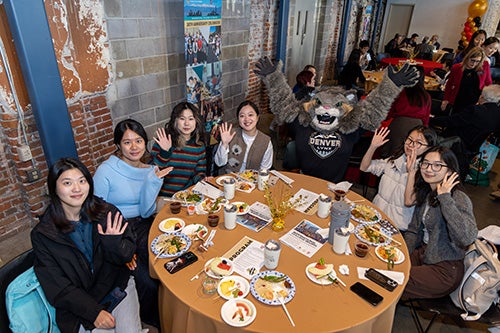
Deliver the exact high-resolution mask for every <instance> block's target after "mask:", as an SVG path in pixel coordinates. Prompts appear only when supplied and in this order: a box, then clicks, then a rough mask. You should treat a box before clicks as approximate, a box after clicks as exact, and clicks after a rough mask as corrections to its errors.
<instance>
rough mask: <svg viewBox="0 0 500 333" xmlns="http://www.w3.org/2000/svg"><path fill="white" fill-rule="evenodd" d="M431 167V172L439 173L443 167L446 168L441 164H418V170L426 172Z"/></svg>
mask: <svg viewBox="0 0 500 333" xmlns="http://www.w3.org/2000/svg"><path fill="white" fill-rule="evenodd" d="M429 166H430V167H431V170H432V171H434V172H439V171H441V169H442V168H443V167H445V168H447V167H448V166H447V165H446V164H441V163H431V162H429V161H422V162H420V169H423V170H426V169H427V168H429Z"/></svg>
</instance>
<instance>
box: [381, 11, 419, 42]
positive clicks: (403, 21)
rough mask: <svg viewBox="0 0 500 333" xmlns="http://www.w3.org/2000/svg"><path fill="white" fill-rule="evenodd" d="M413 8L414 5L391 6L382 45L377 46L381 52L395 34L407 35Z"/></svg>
mask: <svg viewBox="0 0 500 333" xmlns="http://www.w3.org/2000/svg"><path fill="white" fill-rule="evenodd" d="M413 7H414V5H400V4H391V6H390V7H389V14H388V18H387V21H386V28H385V35H384V43H383V44H381V45H379V49H381V50H383V49H384V46H385V45H386V44H387V43H389V41H390V40H391V39H393V38H394V35H395V34H397V33H399V34H403V35H408V31H409V28H410V22H411V18H412V15H413Z"/></svg>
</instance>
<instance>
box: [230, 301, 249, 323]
mask: <svg viewBox="0 0 500 333" xmlns="http://www.w3.org/2000/svg"><path fill="white" fill-rule="evenodd" d="M251 316H252V309H250V307H248V306H247V305H246V304H245V303H243V302H237V303H236V311H234V313H233V315H232V317H231V319H233V320H239V321H245V319H246V317H251Z"/></svg>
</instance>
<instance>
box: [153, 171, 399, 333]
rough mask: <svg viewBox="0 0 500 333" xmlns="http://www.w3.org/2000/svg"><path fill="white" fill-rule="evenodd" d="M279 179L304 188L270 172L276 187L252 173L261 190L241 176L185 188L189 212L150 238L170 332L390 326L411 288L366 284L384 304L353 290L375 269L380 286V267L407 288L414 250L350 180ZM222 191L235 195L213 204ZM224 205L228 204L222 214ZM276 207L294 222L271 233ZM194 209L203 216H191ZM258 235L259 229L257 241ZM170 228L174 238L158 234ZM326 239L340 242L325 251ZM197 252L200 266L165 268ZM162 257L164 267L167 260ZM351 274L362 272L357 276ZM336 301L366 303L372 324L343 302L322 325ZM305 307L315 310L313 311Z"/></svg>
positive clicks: (162, 214)
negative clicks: (246, 186)
mask: <svg viewBox="0 0 500 333" xmlns="http://www.w3.org/2000/svg"><path fill="white" fill-rule="evenodd" d="M279 174H281V175H283V176H285V177H287V178H288V179H292V178H293V181H294V185H295V186H296V188H297V189H298V190H294V189H293V188H291V186H290V187H289V186H287V183H286V182H285V181H284V180H283V181H282V178H281V177H278V176H277V175H276V174H274V173H273V171H269V172H268V173H267V174H263V176H265V178H266V179H267V181H265V182H263V183H262V184H260V185H261V186H260V188H259V179H258V178H259V174H258V173H257V172H254V171H252V173H251V174H250V172H248V173H247V175H246V176H248V177H250V181H252V184H253V186H254V188H253V190H252V191H250V192H248V193H247V192H243V191H238V190H237V189H236V184H237V183H238V182H242V181H247V180H244V177H240V173H238V174H229V175H223V176H220V177H216V178H215V179H214V181H213V183H214V184H217V185H214V184H212V183H209V182H203V183H202V182H199V184H200V185H198V187H196V185H194V186H193V187H191V188H190V189H188V190H185V191H182V192H183V194H182V195H181V198H178V199H176V200H177V201H179V202H180V203H181V206H182V207H181V208H180V212H178V213H176V214H178V215H175V217H173V216H172V215H171V214H173V213H171V211H170V210H169V207H164V208H162V209H161V211H159V213H158V215H157V217H156V218H155V222H154V223H155V228H152V229H151V230H152V231H151V233H150V242H151V241H152V243H151V252H152V254H151V255H150V264H151V265H152V266H151V267H153V269H154V274H155V275H157V276H158V277H159V279H160V281H161V285H160V288H165V289H166V290H167V291H166V292H162V293H161V295H162V296H161V297H160V301H161V302H162V304H163V306H164V307H163V309H164V311H163V312H162V313H161V317H162V327H164V324H166V326H165V327H166V332H180V333H188V332H190V331H192V330H198V329H199V328H201V327H203V328H204V329H205V328H206V329H207V330H206V332H207V333H215V332H221V333H225V332H230V330H231V329H233V327H239V328H240V329H241V330H242V331H245V332H262V331H286V330H287V329H290V328H291V327H294V328H297V329H298V330H299V331H304V330H305V329H307V327H308V323H310V321H311V320H314V322H318V320H319V321H320V324H319V326H318V327H317V328H318V330H321V331H339V330H342V331H349V330H350V328H356V327H357V328H360V327H363V329H366V330H365V331H370V330H372V329H373V327H390V322H391V321H392V318H393V308H392V307H387V306H386V305H387V304H393V303H394V302H397V299H398V298H399V296H400V294H401V292H402V289H403V288H401V287H399V288H396V289H394V292H392V293H391V292H390V291H389V289H388V290H384V289H382V288H381V287H379V286H377V285H375V284H373V282H366V283H365V282H363V284H365V287H367V288H369V289H373V291H375V292H377V293H378V294H380V296H382V303H381V304H380V305H379V306H377V307H375V306H369V305H364V304H365V303H364V300H363V299H361V298H358V297H356V296H355V297H352V295H353V294H352V291H351V290H353V291H354V289H352V287H353V286H354V285H356V284H359V282H360V281H362V280H366V279H367V277H366V276H365V272H369V273H371V274H368V273H367V275H368V276H369V277H368V278H369V279H370V280H372V281H374V280H373V279H374V278H373V276H372V275H373V274H376V273H373V272H372V271H373V269H376V270H377V271H378V272H380V273H382V274H384V275H387V276H389V277H390V278H392V279H394V280H396V281H398V283H399V284H402V285H403V287H404V283H405V282H406V280H407V276H408V275H407V274H409V263H408V260H406V257H407V255H408V254H407V250H406V247H405V244H404V242H403V241H399V239H400V238H401V234H400V233H399V231H398V230H397V228H395V227H394V226H393V225H392V223H391V221H390V220H389V221H388V220H387V217H386V216H385V215H384V214H383V212H380V211H379V210H378V209H377V208H376V206H373V205H372V204H371V202H370V201H368V200H366V199H365V198H362V197H360V196H359V195H358V194H356V193H354V192H352V193H351V192H350V186H351V184H350V183H349V182H341V183H337V184H332V183H328V182H326V181H323V180H318V179H315V178H313V177H309V176H304V175H299V174H297V175H295V174H291V173H279ZM236 175H238V177H237V176H236ZM252 178H256V180H255V182H253V179H252ZM273 178H275V179H277V180H278V181H277V183H276V184H275V185H272V184H270V181H271V180H272V179H273ZM298 179H299V181H297V180H298ZM226 181H228V182H229V183H231V186H232V188H233V191H232V193H229V194H230V195H229V197H231V198H227V197H225V196H226V195H227V191H221V190H219V189H222V188H223V187H224V185H225V184H226V183H225V182H226ZM250 181H248V182H249V183H250ZM261 181H262V179H261ZM221 184H222V185H221ZM289 184H291V182H290V183H289ZM262 185H264V186H262ZM217 186H218V188H217ZM195 188H196V190H194V189H195ZM202 188H205V190H203V189H202ZM261 188H262V189H263V190H261ZM215 189H217V191H219V193H222V195H223V196H224V197H225V198H224V197H222V196H218V197H216V198H212V197H211V196H210V195H209V191H211V190H215ZM336 190H337V191H338V190H340V191H343V193H336V192H335V191H336ZM330 191H331V192H330ZM196 195H198V196H199V197H198V198H196ZM188 197H189V199H196V200H199V201H197V204H196V205H193V204H192V203H188V202H187V201H188ZM218 199H219V202H218V204H219V207H216V208H215V209H214V207H212V206H213V204H214V203H215V201H217V200H218ZM269 202H270V203H271V204H272V205H273V206H272V207H274V209H275V211H276V212H277V209H278V208H279V209H282V208H281V205H282V206H283V207H284V209H285V210H284V211H283V212H285V214H283V215H282V218H283V221H284V220H285V217H286V225H284V228H282V229H280V230H275V229H274V228H272V227H271V223H274V217H273V213H272V209H271V208H270V205H269ZM186 203H188V204H187V205H186ZM299 203H300V204H299ZM183 207H185V208H186V209H184V208H183ZM189 207H193V208H195V210H196V211H195V212H196V213H198V214H195V213H194V212H193V213H192V215H191V214H190V213H189V211H188V208H189ZM201 208H203V209H201ZM216 211H218V212H217V213H215V212H216ZM213 213H215V214H213ZM207 214H208V215H210V214H212V215H216V216H217V217H219V218H220V219H221V220H220V221H221V222H220V223H217V224H213V226H212V224H211V223H210V222H209V221H208V220H207V218H206V217H203V216H208V215H207ZM202 217H203V220H200V219H201V218H202ZM351 220H352V222H351ZM238 225H240V226H244V227H245V228H241V227H239V226H238ZM248 230H252V231H254V232H255V233H254V234H253V235H252V236H251V237H249V236H248V234H249V231H248ZM160 231H161V232H165V233H164V234H160V235H159V236H158V232H160ZM218 233H220V236H219V238H218V239H219V240H218V241H217V244H214V242H213V237H214V236H215V235H216V234H218ZM351 234H353V235H354V237H350V235H351ZM165 235H167V236H165ZM168 235H176V236H178V235H181V236H178V237H181V242H180V243H182V244H183V245H182V246H181V247H182V249H181V248H177V247H176V248H175V249H174V248H173V247H172V245H174V246H175V244H172V243H177V242H176V241H173V242H172V240H170V243H169V244H166V243H168V242H169V240H168V239H167V238H168V237H169V236H168ZM330 238H331V240H330ZM396 238H397V239H396ZM326 242H329V243H331V244H330V245H329V246H327V247H324V246H323V245H324V244H325V243H326ZM285 245H286V246H285ZM372 248H373V250H372ZM190 249H191V251H192V252H196V251H197V252H196V254H197V255H198V256H199V259H198V262H193V264H192V265H191V266H188V267H187V268H185V269H184V268H183V267H181V268H180V269H179V270H178V271H179V272H180V273H175V274H174V272H169V273H171V274H168V273H167V272H166V271H165V269H164V267H163V266H164V265H166V264H167V263H169V262H171V261H174V260H176V259H179V260H180V259H182V258H184V256H185V255H187V254H192V252H189V253H186V252H188V251H189V250H190ZM228 249H229V250H228ZM351 249H352V251H351ZM195 257H196V256H195ZM280 257H281V259H280ZM285 258H286V259H285ZM308 258H309V259H308ZM312 258H314V259H312ZM165 259H168V260H166V262H165ZM161 260H163V261H164V262H163V263H159V262H160V261H161ZM365 267H370V268H372V270H370V271H369V270H368V268H365ZM385 267H386V268H387V269H381V268H385ZM349 268H351V269H353V270H354V269H355V271H356V272H357V273H358V274H354V275H353V274H351V275H349ZM395 268H396V270H397V272H396V271H394V269H395ZM176 272H177V271H176ZM152 274H153V273H152ZM405 277H406V278H405ZM196 280H197V281H198V282H195V281H196ZM372 286H373V287H372ZM382 287H383V286H382ZM332 297H333V299H335V300H336V301H338V303H339V304H344V305H347V304H348V305H349V306H351V305H352V306H354V307H358V308H360V307H362V308H363V311H366V312H367V315H369V316H370V318H372V319H370V320H368V321H363V322H359V321H358V320H356V318H355V317H353V318H351V317H350V316H351V314H350V312H349V311H348V310H346V308H345V307H344V306H342V307H339V306H338V305H335V304H334V305H333V307H334V308H335V311H336V313H338V314H339V317H338V318H337V320H335V321H334V322H323V321H321V319H320V318H324V316H325V315H327V314H326V312H325V313H323V310H322V309H323V308H324V305H323V303H325V302H326V303H328V302H329V301H327V299H329V300H331V299H332ZM251 298H254V300H251ZM311 301H312V303H310V302H311ZM308 302H309V303H308ZM326 303H325V304H326ZM303 304H311V306H310V310H308V309H306V308H303ZM384 304H385V305H384ZM214 305H215V306H214ZM381 305H382V306H381ZM364 306H369V307H368V308H364ZM174 310H175V311H174ZM278 312H281V313H278ZM172 313H176V315H175V316H172ZM186 316H187V317H186ZM183 318H187V321H186V320H185V319H183ZM380 320H383V323H382V324H380V323H379V321H380ZM164 321H165V322H164ZM386 321H387V325H388V326H386V324H385V322H386ZM202 323H203V324H202ZM206 323H210V326H208V325H206ZM199 325H203V326H199ZM221 325H222V326H221ZM372 325H374V326H373V327H372ZM375 325H376V326H375ZM380 325H381V326H380ZM212 326H213V328H215V329H212V328H211V327H212ZM183 328H185V329H186V330H184V329H183Z"/></svg>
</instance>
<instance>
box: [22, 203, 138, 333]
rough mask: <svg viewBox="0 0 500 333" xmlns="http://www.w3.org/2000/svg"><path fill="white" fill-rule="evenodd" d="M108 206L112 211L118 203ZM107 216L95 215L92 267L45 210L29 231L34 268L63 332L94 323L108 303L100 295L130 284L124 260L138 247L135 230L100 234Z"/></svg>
mask: <svg viewBox="0 0 500 333" xmlns="http://www.w3.org/2000/svg"><path fill="white" fill-rule="evenodd" d="M96 200H101V199H99V198H96ZM108 206H109V209H108V210H109V211H111V212H112V214H113V215H112V216H114V215H115V213H116V212H117V211H118V209H117V208H116V207H115V206H113V205H110V204H108ZM106 216H107V214H105V216H104V217H103V218H102V219H101V220H100V221H93V222H94V223H93V228H92V240H93V267H94V270H93V271H92V270H91V267H90V265H89V264H88V261H87V259H86V258H85V255H84V254H83V253H82V252H81V251H80V250H79V249H78V248H77V247H76V245H75V244H74V242H73V241H72V240H71V239H70V237H69V235H68V234H67V233H63V232H62V231H60V230H58V229H57V228H56V226H55V225H54V223H53V222H52V221H51V220H50V219H49V217H48V214H47V213H45V214H44V215H43V216H42V218H41V219H40V223H39V224H38V225H36V226H35V228H34V229H33V231H32V232H31V242H32V244H33V250H34V252H35V264H34V267H35V273H36V276H37V277H38V280H39V281H40V284H41V286H42V288H43V291H44V292H45V295H46V296H47V299H48V301H49V302H50V303H51V304H52V305H53V306H54V307H55V308H56V320H57V325H58V326H59V329H60V330H61V332H78V330H79V327H80V325H83V326H84V327H85V329H87V330H92V329H94V328H95V327H94V324H93V323H94V321H95V319H96V318H97V315H98V314H99V312H100V311H101V310H103V309H104V306H102V305H100V304H99V301H100V300H102V299H103V298H104V296H106V295H107V294H108V293H109V292H110V291H111V290H112V289H113V288H115V287H117V286H118V287H120V288H122V289H125V288H126V286H127V281H128V279H129V276H130V270H129V269H128V268H127V267H126V266H125V263H127V262H129V261H130V260H131V259H132V256H133V254H134V252H135V241H134V236H133V234H132V231H131V229H130V228H129V227H127V229H126V230H125V232H124V233H123V234H122V235H111V236H109V235H100V234H99V233H98V231H97V224H98V223H99V224H101V226H102V227H103V230H106Z"/></svg>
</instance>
